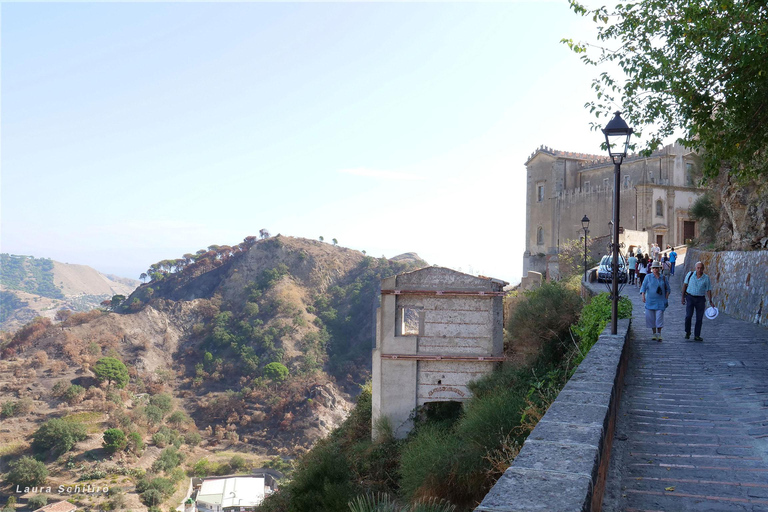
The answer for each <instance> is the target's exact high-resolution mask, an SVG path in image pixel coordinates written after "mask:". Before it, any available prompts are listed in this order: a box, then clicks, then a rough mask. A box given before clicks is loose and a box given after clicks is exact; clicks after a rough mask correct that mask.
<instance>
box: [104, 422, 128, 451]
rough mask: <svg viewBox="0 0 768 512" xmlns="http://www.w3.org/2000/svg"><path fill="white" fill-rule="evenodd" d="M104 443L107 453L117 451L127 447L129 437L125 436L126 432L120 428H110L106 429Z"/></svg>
mask: <svg viewBox="0 0 768 512" xmlns="http://www.w3.org/2000/svg"><path fill="white" fill-rule="evenodd" d="M103 445H104V450H106V451H107V453H115V452H118V451H121V450H124V449H125V447H126V446H127V445H128V439H127V438H126V437H125V432H123V431H122V430H120V429H119V428H109V429H107V430H105V431H104V443H103Z"/></svg>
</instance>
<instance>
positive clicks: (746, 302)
mask: <svg viewBox="0 0 768 512" xmlns="http://www.w3.org/2000/svg"><path fill="white" fill-rule="evenodd" d="M697 261H701V262H702V263H704V272H705V273H707V274H709V278H710V280H711V281H712V298H713V300H714V302H715V306H717V308H718V309H719V310H720V311H722V312H725V313H728V314H729V315H731V316H733V317H735V318H740V319H742V320H747V321H749V322H755V323H759V324H761V325H764V326H768V251H719V252H709V251H701V250H699V249H688V254H686V256H685V265H684V266H683V270H684V272H685V273H687V272H688V271H690V270H693V269H694V265H695V264H696V262H697ZM676 273H677V272H676ZM685 273H684V274H683V275H682V278H683V279H684V278H685ZM681 286H682V285H681Z"/></svg>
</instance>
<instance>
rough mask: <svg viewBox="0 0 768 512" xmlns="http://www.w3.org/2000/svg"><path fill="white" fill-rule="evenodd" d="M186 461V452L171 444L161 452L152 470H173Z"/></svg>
mask: <svg viewBox="0 0 768 512" xmlns="http://www.w3.org/2000/svg"><path fill="white" fill-rule="evenodd" d="M183 461H184V454H183V453H180V452H179V450H178V449H177V448H176V447H175V446H170V447H168V448H166V449H165V450H163V451H162V452H161V453H160V456H159V457H158V458H157V460H155V462H153V463H152V470H153V471H156V472H160V471H166V472H168V471H171V470H172V469H173V468H175V467H178V466H179V465H180V464H181V463H182V462H183Z"/></svg>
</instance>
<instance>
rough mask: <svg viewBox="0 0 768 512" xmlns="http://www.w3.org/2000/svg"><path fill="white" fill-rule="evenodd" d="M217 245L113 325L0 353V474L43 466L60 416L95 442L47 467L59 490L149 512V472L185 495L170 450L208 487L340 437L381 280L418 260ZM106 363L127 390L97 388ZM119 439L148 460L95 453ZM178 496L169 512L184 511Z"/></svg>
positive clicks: (107, 322) (158, 272)
mask: <svg viewBox="0 0 768 512" xmlns="http://www.w3.org/2000/svg"><path fill="white" fill-rule="evenodd" d="M211 247H213V249H211V248H209V249H208V250H201V251H198V254H196V255H194V256H193V255H185V257H184V258H182V259H180V260H164V261H163V262H159V263H157V264H154V265H152V266H150V268H149V269H148V274H149V276H150V282H148V283H146V284H143V285H141V286H140V287H139V288H138V289H136V290H135V291H134V292H133V293H132V294H131V295H130V296H129V297H128V298H127V299H126V300H125V301H124V302H123V303H122V304H114V305H113V309H115V310H116V311H103V310H95V311H90V312H85V313H76V314H73V315H71V316H69V317H68V318H66V319H65V320H64V321H63V322H60V323H53V322H51V321H50V320H47V319H39V320H37V321H35V322H34V323H32V324H29V325H27V326H25V327H24V328H23V329H21V330H20V331H18V332H17V333H16V334H15V335H13V336H12V337H11V336H10V335H6V336H5V337H4V338H3V339H2V340H0V357H1V358H2V360H0V404H2V407H3V411H5V412H7V413H8V414H6V416H7V417H6V418H3V425H2V427H0V446H2V447H4V448H3V450H1V451H0V472H7V471H8V470H9V469H10V463H11V462H12V461H13V460H16V459H18V458H19V457H20V456H22V455H25V454H31V453H32V450H31V439H30V437H29V436H30V434H31V433H33V432H35V431H36V429H38V428H39V427H40V425H41V424H42V423H43V422H44V421H46V420H49V419H51V418H56V417H64V418H67V419H68V421H73V422H83V423H85V425H86V428H87V431H88V437H87V439H85V440H83V441H81V442H80V443H78V444H77V445H76V446H75V447H74V448H73V450H72V451H71V452H69V453H68V454H67V455H62V456H60V457H58V458H56V459H51V458H48V459H46V463H47V467H48V470H49V472H50V476H49V477H48V481H49V482H52V483H53V482H64V481H67V482H72V481H75V480H76V479H77V478H82V477H83V476H84V475H88V474H89V473H93V472H94V471H96V470H98V471H103V472H104V473H103V476H104V478H109V479H114V480H116V481H118V482H119V484H120V486H121V487H122V488H123V489H124V490H125V491H126V492H127V494H126V499H127V503H128V505H125V506H126V507H127V508H130V509H132V510H146V506H145V505H146V503H147V501H146V499H145V498H146V497H145V498H142V499H144V505H143V504H142V503H141V502H140V500H139V494H143V493H144V492H145V490H146V489H145V488H144V484H145V483H146V482H145V481H144V480H142V479H141V478H140V476H137V475H139V473H138V472H137V470H138V469H143V470H147V469H150V470H151V469H152V467H153V465H154V466H155V469H156V471H154V473H151V474H152V476H153V477H155V478H166V479H170V480H173V479H174V478H176V483H175V484H174V486H175V487H174V488H178V489H179V492H181V490H180V489H181V487H182V486H184V485H186V484H183V483H182V480H183V475H184V473H183V472H182V473H179V472H178V471H176V472H175V473H174V470H173V468H172V467H171V468H169V469H168V470H167V471H157V466H158V464H160V463H158V462H157V461H158V460H161V461H163V460H165V459H164V457H166V455H163V453H165V451H166V450H168V449H169V448H168V445H169V440H170V439H175V440H176V444H178V445H179V447H180V448H179V453H180V455H181V456H182V457H183V458H184V462H179V464H176V465H180V467H182V468H183V469H184V470H185V471H187V472H190V473H196V474H203V475H205V474H214V473H217V472H218V473H220V472H227V471H229V470H231V469H232V467H230V466H228V464H229V463H230V462H231V459H232V457H233V456H235V455H238V456H240V457H242V458H243V459H244V464H245V465H246V466H252V465H257V466H260V465H263V464H265V463H267V464H276V465H277V466H278V467H279V466H280V465H281V464H283V463H282V462H280V461H281V460H282V459H292V458H294V457H295V456H297V455H299V454H301V453H303V452H304V451H306V450H307V449H308V448H309V447H311V446H312V445H313V444H314V443H315V441H316V440H317V439H319V438H320V437H322V436H323V435H325V434H326V433H328V432H329V431H330V430H331V429H333V428H334V427H336V426H337V425H339V424H340V423H341V421H342V420H343V419H344V418H345V417H346V415H347V414H348V411H349V409H350V407H351V396H352V395H354V394H357V393H358V392H359V389H360V385H361V384H362V383H363V382H364V381H365V380H366V378H367V377H368V375H369V373H370V354H371V347H372V343H373V334H374V331H373V329H374V327H373V316H374V311H375V307H376V302H377V300H378V296H379V294H378V286H379V282H380V279H381V278H382V277H384V276H387V275H392V274H394V273H398V272H402V271H404V270H408V269H410V268H413V266H414V262H416V261H418V262H421V260H419V259H418V257H415V258H412V257H411V258H409V259H408V261H407V262H400V263H398V262H393V261H390V260H387V259H385V258H378V259H377V258H371V257H369V256H365V255H364V254H362V253H359V252H357V251H352V250H349V249H345V248H341V247H336V246H333V245H331V244H325V243H321V242H316V241H311V240H304V239H300V238H291V237H282V236H279V235H278V236H277V237H273V238H265V239H263V240H258V241H257V240H255V238H253V237H249V238H248V239H246V241H244V242H243V244H239V245H238V246H235V247H229V246H221V247H219V246H211ZM421 264H422V265H423V264H424V262H421ZM107 356H109V357H114V358H116V359H118V360H120V361H122V362H124V363H125V365H126V366H127V369H128V373H129V376H130V379H129V382H128V383H127V385H126V387H125V388H124V389H119V390H118V389H114V388H110V386H109V385H108V383H105V382H102V383H99V382H98V380H97V379H96V378H95V374H94V369H95V366H96V365H97V363H98V362H99V361H100V360H102V359H103V358H104V357H107ZM76 386H80V388H78V387H76ZM164 397H165V398H164ZM155 401H157V402H158V403H165V404H166V406H167V407H166V408H167V410H165V411H164V413H163V411H160V412H158V411H157V407H155V405H154V402H155ZM16 404H19V405H18V407H17V406H16ZM173 410H175V411H176V412H173ZM180 418H181V419H180ZM109 427H114V428H119V429H121V430H122V431H124V432H125V433H126V434H128V433H135V434H136V435H137V436H138V437H139V438H140V439H142V441H143V442H144V443H145V444H146V445H147V448H146V449H145V450H131V449H129V450H128V451H119V452H118V453H117V454H115V455H113V456H112V457H109V456H108V454H107V453H106V452H104V450H103V449H102V448H101V447H100V446H101V436H102V434H103V432H104V431H105V430H106V429H107V428H109ZM196 436H199V440H198V441H199V442H196V439H195V438H196ZM188 437H189V438H190V441H189V442H187V438H188ZM174 450H175V448H174ZM70 455H71V458H70ZM275 456H279V457H278V458H277V459H274V457H275ZM238 464H239V463H238ZM228 468H229V469H228ZM176 469H178V468H176ZM241 469H242V468H241ZM96 475H102V473H100V472H97V473H96ZM110 475H113V476H110ZM174 475H175V476H174ZM180 475H181V477H180ZM99 480H100V479H98V478H97V479H96V481H95V482H93V484H97V483H99ZM101 480H102V482H101V483H102V484H103V483H104V482H105V481H106V480H103V479H101ZM48 485H52V484H51V483H49V484H48ZM171 491H172V490H168V492H167V493H166V494H165V495H164V498H163V499H164V503H165V502H167V504H168V505H173V506H176V505H178V503H179V501H175V502H174V500H175V499H177V498H179V499H180V497H178V496H177V497H171V494H173V493H172V492H171ZM94 506H95V505H94ZM166 508H167V507H166V506H165V505H164V506H163V509H166Z"/></svg>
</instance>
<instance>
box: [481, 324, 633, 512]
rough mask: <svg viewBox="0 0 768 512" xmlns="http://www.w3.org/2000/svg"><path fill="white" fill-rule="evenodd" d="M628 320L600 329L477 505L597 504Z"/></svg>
mask: <svg viewBox="0 0 768 512" xmlns="http://www.w3.org/2000/svg"><path fill="white" fill-rule="evenodd" d="M630 324H631V322H630V320H619V325H618V332H619V334H616V335H611V334H609V333H610V326H609V327H608V328H607V329H606V330H605V331H604V332H603V334H602V335H601V336H600V338H599V339H598V340H597V343H595V345H594V346H593V347H592V349H591V350H590V351H589V354H587V357H586V358H585V359H584V361H582V363H581V364H580V365H579V367H578V369H577V370H576V373H574V375H573V377H571V379H570V380H569V381H568V383H567V384H566V385H565V387H564V388H563V390H562V391H561V392H560V394H559V395H558V397H557V399H556V400H555V401H554V403H553V404H552V405H551V406H550V407H549V409H548V410H547V413H546V414H545V415H544V417H542V418H541V420H540V421H539V423H538V424H537V425H536V428H534V429H533V432H531V433H530V435H529V436H528V438H527V439H526V441H525V444H523V448H522V450H520V453H519V454H518V455H517V457H516V458H515V460H514V462H513V463H512V465H511V466H510V467H509V468H508V469H507V470H506V471H505V472H504V474H503V475H502V476H501V478H500V479H499V481H498V482H496V485H494V486H493V488H492V489H491V490H490V492H489V493H488V494H487V495H486V496H485V498H484V499H483V501H482V503H480V505H479V506H478V507H477V508H476V509H475V512H542V511H547V512H571V511H583V510H591V511H599V510H600V507H601V504H602V498H603V491H604V488H605V478H606V475H607V469H608V461H609V459H610V452H611V443H612V441H613V431H614V426H615V423H616V414H617V411H618V407H619V399H620V397H621V388H622V382H623V378H624V372H625V370H626V366H627V364H626V363H627V357H628V356H627V352H628V350H627V338H628V334H629V327H630Z"/></svg>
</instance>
